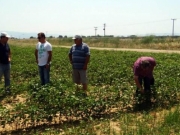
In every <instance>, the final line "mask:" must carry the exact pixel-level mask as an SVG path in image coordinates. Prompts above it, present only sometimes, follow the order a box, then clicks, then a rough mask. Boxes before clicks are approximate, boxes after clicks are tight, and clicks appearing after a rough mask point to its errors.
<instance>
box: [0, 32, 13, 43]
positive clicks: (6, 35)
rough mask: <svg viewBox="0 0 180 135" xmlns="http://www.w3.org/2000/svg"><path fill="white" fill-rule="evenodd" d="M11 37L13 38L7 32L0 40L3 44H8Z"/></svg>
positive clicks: (3, 33) (0, 36) (2, 34)
mask: <svg viewBox="0 0 180 135" xmlns="http://www.w3.org/2000/svg"><path fill="white" fill-rule="evenodd" d="M10 37H11V36H10V35H8V34H7V33H6V32H1V35H0V38H1V42H2V43H7V41H8V39H9V38H10Z"/></svg>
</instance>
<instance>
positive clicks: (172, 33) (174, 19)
mask: <svg viewBox="0 0 180 135" xmlns="http://www.w3.org/2000/svg"><path fill="white" fill-rule="evenodd" d="M171 20H173V28H172V37H174V21H175V20H176V19H171Z"/></svg>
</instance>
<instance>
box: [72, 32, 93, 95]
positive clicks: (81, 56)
mask: <svg viewBox="0 0 180 135" xmlns="http://www.w3.org/2000/svg"><path fill="white" fill-rule="evenodd" d="M72 39H73V40H74V43H75V44H73V45H72V47H71V49H70V51H69V60H70V63H71V64H72V68H73V81H74V83H76V84H77V85H80V84H82V86H83V90H84V91H85V93H86V91H87V72H86V71H87V65H88V63H89V59H90V49H89V46H88V45H87V44H86V43H83V42H82V37H81V36H79V35H76V36H74V37H73V38H72ZM77 89H78V87H77Z"/></svg>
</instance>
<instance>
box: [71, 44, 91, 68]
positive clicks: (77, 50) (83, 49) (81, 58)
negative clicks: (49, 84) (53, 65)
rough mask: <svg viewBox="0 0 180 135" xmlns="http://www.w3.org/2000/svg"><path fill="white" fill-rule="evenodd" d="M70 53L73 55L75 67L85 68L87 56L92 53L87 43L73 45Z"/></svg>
mask: <svg viewBox="0 0 180 135" xmlns="http://www.w3.org/2000/svg"><path fill="white" fill-rule="evenodd" d="M69 54H71V55H72V65H73V69H83V67H84V64H85V61H86V57H87V56H88V55H90V49H89V46H88V45H87V44H86V43H82V44H81V45H76V44H74V45H72V47H71V49H70V51H69Z"/></svg>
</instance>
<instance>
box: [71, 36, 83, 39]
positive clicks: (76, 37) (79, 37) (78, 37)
mask: <svg viewBox="0 0 180 135" xmlns="http://www.w3.org/2000/svg"><path fill="white" fill-rule="evenodd" d="M72 39H82V37H81V36H80V35H75V36H74V37H73V38H72Z"/></svg>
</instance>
